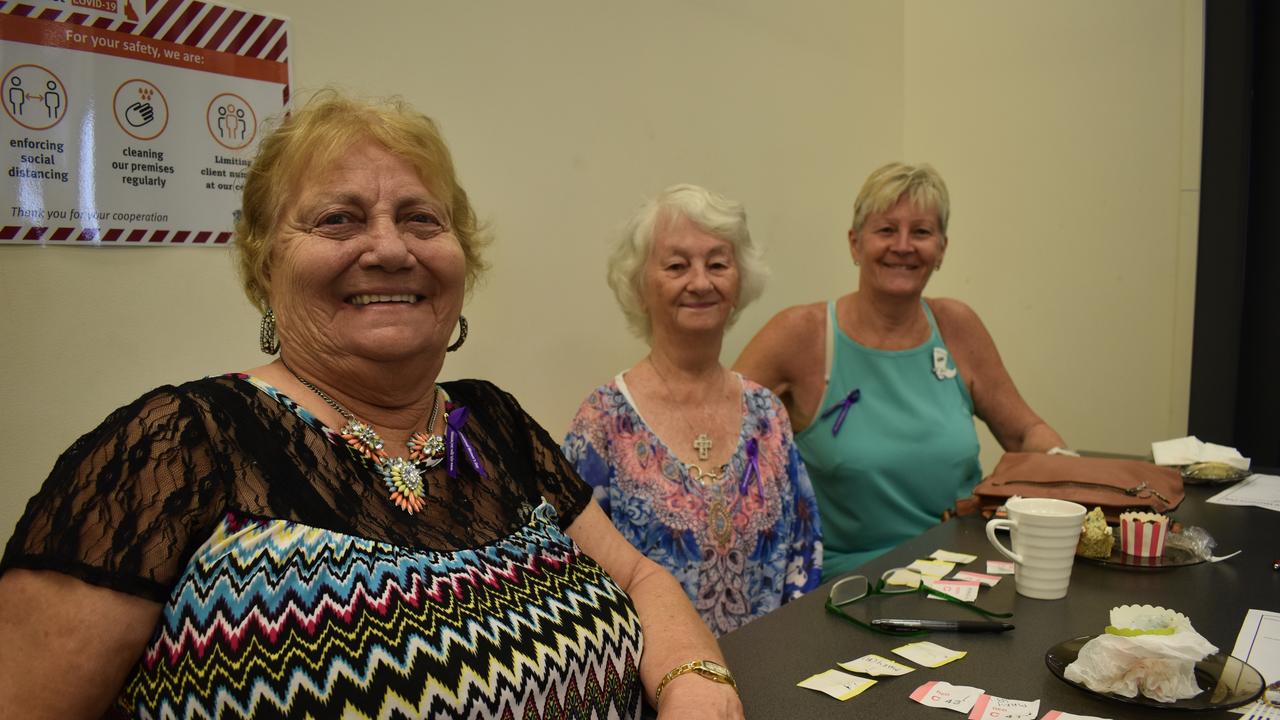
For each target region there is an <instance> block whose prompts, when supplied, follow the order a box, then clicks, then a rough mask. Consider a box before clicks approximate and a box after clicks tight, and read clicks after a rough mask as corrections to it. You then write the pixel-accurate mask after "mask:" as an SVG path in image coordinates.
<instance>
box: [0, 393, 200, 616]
mask: <svg viewBox="0 0 1280 720" xmlns="http://www.w3.org/2000/svg"><path fill="white" fill-rule="evenodd" d="M219 478H220V470H219V468H218V463H217V461H216V457H215V454H214V453H213V452H212V450H211V445H210V442H209V438H208V433H207V430H206V427H205V425H204V423H203V421H202V416H201V415H200V413H199V412H198V409H197V407H196V406H195V403H194V402H193V401H192V400H191V399H190V398H188V397H187V396H185V395H184V394H182V393H181V391H179V390H178V389H176V388H173V387H162V388H159V389H157V390H153V391H152V392H150V393H148V394H146V395H144V396H143V397H141V398H139V399H138V400H136V401H135V402H133V403H132V404H130V405H127V406H125V407H123V408H120V409H119V410H116V411H115V412H113V413H112V414H111V415H110V416H109V417H108V418H107V419H106V420H105V421H103V423H102V424H101V425H99V426H98V427H97V428H96V429H94V430H93V431H92V432H90V433H88V434H86V435H85V436H83V437H81V438H80V439H79V440H77V441H76V442H75V443H74V444H73V445H72V446H71V447H70V448H69V449H68V450H67V451H66V452H65V453H63V454H62V457H60V458H59V459H58V462H57V463H56V464H55V465H54V468H53V471H52V472H51V473H50V475H49V477H48V479H47V480H45V482H44V485H43V486H42V487H41V489H40V491H39V492H38V493H37V494H36V495H35V497H33V498H32V499H31V501H30V502H29V503H28V504H27V508H26V511H25V512H24V513H23V515H22V518H21V520H19V521H18V525H17V528H16V529H15V531H14V534H13V537H12V538H11V539H10V540H9V544H8V546H7V548H6V549H5V553H4V557H3V560H0V572H3V571H4V570H7V569H9V568H28V569H37V570H55V571H58V572H62V573H65V574H68V575H71V576H74V577H77V578H79V579H81V580H85V581H87V582H90V583H93V584H95V585H100V586H103V587H107V588H110V589H113V590H119V591H122V592H126V593H130V594H133V595H138V596H141V597H145V598H148V599H152V600H157V601H162V600H164V598H165V597H166V596H167V595H168V592H169V588H170V587H171V585H172V584H173V581H174V580H175V579H176V578H177V576H178V574H179V573H180V572H181V571H182V568H183V566H184V564H185V562H186V558H187V557H188V556H189V555H190V553H191V551H192V550H193V549H194V548H192V547H191V544H192V543H199V542H202V541H203V540H204V539H205V537H206V534H207V531H208V528H209V527H210V526H211V525H212V524H213V520H212V518H213V517H214V516H215V515H216V514H217V512H218V508H219V507H220V505H221V503H220V502H219V497H218V495H219V488H220V486H221V484H222V483H221V482H220V480H219Z"/></svg>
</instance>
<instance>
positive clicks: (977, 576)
mask: <svg viewBox="0 0 1280 720" xmlns="http://www.w3.org/2000/svg"><path fill="white" fill-rule="evenodd" d="M951 578H952V579H953V580H973V581H976V582H980V583H982V584H983V585H986V586H987V587H994V586H995V584H996V583H998V582H1000V576H999V575H986V574H984V573H980V572H970V571H969V570H961V571H960V572H958V573H956V574H955V575H952V576H951Z"/></svg>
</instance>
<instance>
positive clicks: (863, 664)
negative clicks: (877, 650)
mask: <svg viewBox="0 0 1280 720" xmlns="http://www.w3.org/2000/svg"><path fill="white" fill-rule="evenodd" d="M837 664H838V665H839V666H840V667H842V668H844V669H845V670H848V671H849V672H855V673H862V674H863V675H873V676H875V677H880V676H882V675H906V674H907V673H909V672H913V671H914V670H915V668H913V667H908V666H906V665H903V664H902V663H898V662H894V661H892V660H890V659H889V658H887V657H880V656H879V655H863V656H862V657H860V658H858V659H857V660H849V661H848V662H842V663H837Z"/></svg>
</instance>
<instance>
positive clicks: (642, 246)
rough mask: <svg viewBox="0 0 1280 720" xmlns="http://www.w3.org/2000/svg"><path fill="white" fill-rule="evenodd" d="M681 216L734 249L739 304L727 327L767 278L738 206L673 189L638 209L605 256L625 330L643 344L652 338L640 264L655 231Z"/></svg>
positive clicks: (706, 193) (690, 189)
mask: <svg viewBox="0 0 1280 720" xmlns="http://www.w3.org/2000/svg"><path fill="white" fill-rule="evenodd" d="M680 218H684V219H685V220H688V221H689V222H691V223H693V224H694V225H695V226H697V227H698V229H700V230H702V231H703V232H706V233H709V234H711V235H714V236H716V237H718V238H720V239H721V240H724V241H725V242H727V243H729V244H730V245H731V246H733V254H734V260H735V261H736V263H737V266H738V302H737V305H736V306H735V307H734V309H733V312H731V313H730V314H729V321H728V325H732V324H733V323H734V321H736V320H737V319H738V314H739V313H740V312H741V311H742V309H743V308H745V307H746V306H747V305H749V304H750V303H751V302H752V301H754V300H755V299H756V298H758V297H760V295H761V294H762V293H763V292H764V281H765V279H766V278H767V277H768V276H769V268H768V266H767V265H765V263H764V250H763V249H762V248H761V247H760V246H759V245H757V244H756V243H755V242H754V241H753V240H752V239H751V233H750V232H748V230H747V211H746V210H745V209H744V208H743V207H742V204H741V203H739V202H736V201H733V200H730V199H728V198H726V197H725V196H723V195H720V194H719V193H714V192H711V191H710V190H707V189H706V188H703V187H699V186H697V185H688V184H681V185H672V186H671V187H669V188H667V189H666V190H663V191H662V192H661V193H659V194H658V196H657V197H655V198H653V199H651V200H649V201H647V202H646V203H645V204H644V205H642V206H640V209H639V210H637V211H636V213H635V215H633V216H632V217H631V219H630V220H629V221H628V222H627V225H626V228H625V229H624V230H623V233H622V237H621V238H619V240H618V243H617V245H615V246H614V249H613V254H612V255H610V257H609V267H608V274H607V277H608V280H609V287H610V288H613V294H614V297H616V298H617V299H618V306H619V307H621V308H622V314H623V315H624V316H626V318H627V325H628V327H630V328H631V331H632V332H633V333H635V334H636V335H637V336H638V337H641V338H644V339H645V340H649V339H651V337H652V334H653V325H652V323H651V322H650V318H649V312H648V310H647V309H646V308H645V306H644V293H643V287H644V266H645V262H646V261H647V260H648V259H649V252H650V250H652V249H653V241H654V239H655V238H656V237H657V235H658V233H660V232H662V231H663V230H666V229H667V228H669V227H671V225H672V224H673V223H675V222H676V221H678V220H679V219H680Z"/></svg>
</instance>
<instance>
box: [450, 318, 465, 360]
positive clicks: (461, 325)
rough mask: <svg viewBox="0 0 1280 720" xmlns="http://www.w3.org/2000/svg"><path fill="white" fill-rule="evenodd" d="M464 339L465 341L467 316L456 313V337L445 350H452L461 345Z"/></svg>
mask: <svg viewBox="0 0 1280 720" xmlns="http://www.w3.org/2000/svg"><path fill="white" fill-rule="evenodd" d="M466 341H467V318H466V317H465V316H463V315H458V339H457V340H454V341H453V344H452V345H450V346H449V347H447V348H445V350H447V351H448V352H453V351H455V350H457V349H458V348H460V347H462V343H464V342H466Z"/></svg>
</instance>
